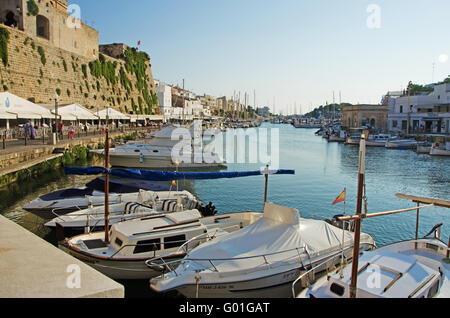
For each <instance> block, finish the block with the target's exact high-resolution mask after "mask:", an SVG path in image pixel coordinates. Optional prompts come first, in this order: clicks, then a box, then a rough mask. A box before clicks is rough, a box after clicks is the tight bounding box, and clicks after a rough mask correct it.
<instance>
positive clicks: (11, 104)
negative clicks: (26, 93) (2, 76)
mask: <svg viewBox="0 0 450 318" xmlns="http://www.w3.org/2000/svg"><path fill="white" fill-rule="evenodd" d="M0 109H2V111H1V113H9V114H11V115H15V117H17V118H20V119H41V118H53V117H55V115H53V114H52V113H51V112H50V111H49V110H48V109H46V108H44V107H41V106H39V105H37V104H34V103H32V102H30V101H28V100H26V99H24V98H21V97H19V96H16V95H13V94H11V93H8V92H2V93H0Z"/></svg>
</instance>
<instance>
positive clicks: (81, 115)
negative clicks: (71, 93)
mask: <svg viewBox="0 0 450 318" xmlns="http://www.w3.org/2000/svg"><path fill="white" fill-rule="evenodd" d="M58 115H61V118H62V120H73V121H74V120H96V119H98V117H97V116H96V115H94V113H92V112H90V111H89V110H88V109H86V108H84V107H83V106H81V105H79V104H72V105H67V106H62V107H59V108H58Z"/></svg>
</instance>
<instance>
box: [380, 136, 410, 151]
mask: <svg viewBox="0 0 450 318" xmlns="http://www.w3.org/2000/svg"><path fill="white" fill-rule="evenodd" d="M385 147H386V148H388V149H398V150H405V149H415V148H417V141H416V140H413V139H390V140H388V141H387V142H386V145H385Z"/></svg>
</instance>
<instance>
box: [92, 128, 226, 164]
mask: <svg viewBox="0 0 450 318" xmlns="http://www.w3.org/2000/svg"><path fill="white" fill-rule="evenodd" d="M183 129H184V130H183ZM177 130H179V131H177ZM183 132H185V133H186V132H188V133H189V137H190V138H191V139H190V140H188V141H187V142H186V141H185V140H183V139H182V140H181V141H180V139H179V137H181V136H184V135H183ZM213 146H214V144H213V143H210V144H208V145H204V143H203V139H202V136H201V130H199V131H197V130H196V129H195V127H194V126H192V127H190V128H189V127H187V128H183V127H177V126H170V127H165V128H164V129H162V130H161V131H158V132H155V133H151V134H148V135H147V136H146V139H145V140H144V141H137V142H136V141H135V142H129V143H127V144H126V145H121V146H117V147H115V148H113V149H110V150H109V160H110V164H111V166H112V167H123V168H137V169H177V168H188V169H200V168H208V169H224V168H226V166H225V165H224V163H225V161H224V159H223V158H221V157H220V156H219V155H218V154H217V153H213V152H212V151H209V150H208V149H211V150H212V147H213ZM91 152H93V153H96V154H99V155H103V156H104V152H105V151H104V150H91ZM196 152H199V153H200V156H197V155H196ZM205 153H209V154H210V158H208V159H207V160H206V158H204V154H205Z"/></svg>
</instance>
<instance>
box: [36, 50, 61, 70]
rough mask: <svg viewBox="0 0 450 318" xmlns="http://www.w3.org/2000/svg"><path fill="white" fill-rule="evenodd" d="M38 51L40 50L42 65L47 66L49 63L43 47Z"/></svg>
mask: <svg viewBox="0 0 450 318" xmlns="http://www.w3.org/2000/svg"><path fill="white" fill-rule="evenodd" d="M37 50H38V53H39V55H40V56H41V62H42V65H45V64H46V63H47V59H46V58H45V52H44V49H43V48H42V46H38V48H37ZM64 63H65V62H64ZM66 67H67V66H66Z"/></svg>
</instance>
